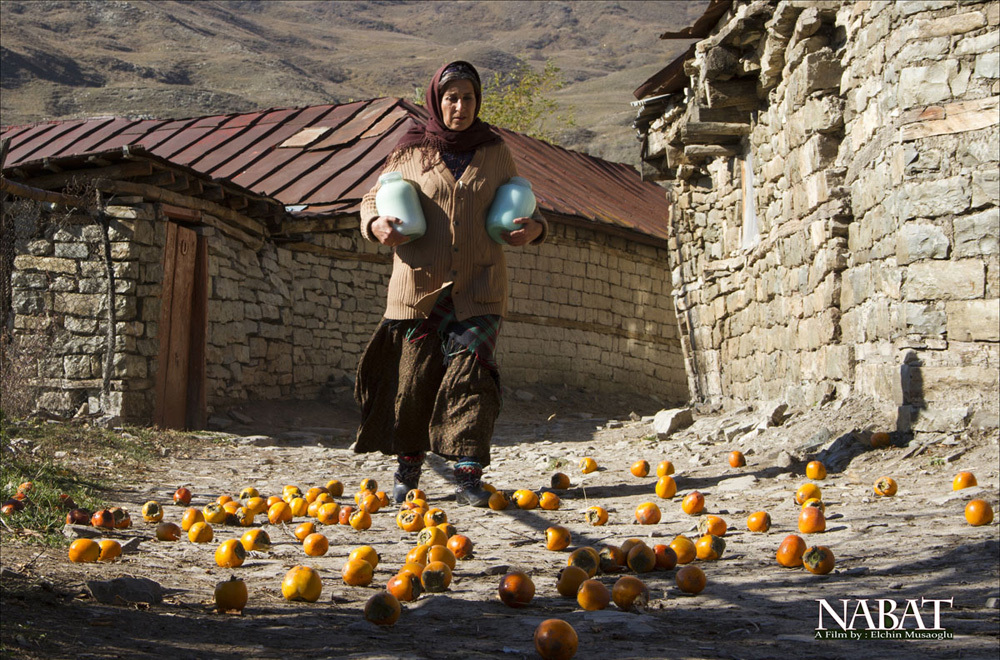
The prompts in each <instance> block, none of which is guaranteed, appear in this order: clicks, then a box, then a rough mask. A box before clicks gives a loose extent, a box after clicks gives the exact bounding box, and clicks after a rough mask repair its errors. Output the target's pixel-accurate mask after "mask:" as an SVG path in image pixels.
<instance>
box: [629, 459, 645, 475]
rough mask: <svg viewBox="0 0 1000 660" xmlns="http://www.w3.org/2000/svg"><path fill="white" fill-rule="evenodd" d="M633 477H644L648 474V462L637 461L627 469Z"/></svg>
mask: <svg viewBox="0 0 1000 660" xmlns="http://www.w3.org/2000/svg"><path fill="white" fill-rule="evenodd" d="M629 472H631V473H632V476H633V477H640V478H642V477H645V476H647V475H648V474H649V461H646V460H638V461H636V462H635V463H633V464H632V466H631V467H630V468H629Z"/></svg>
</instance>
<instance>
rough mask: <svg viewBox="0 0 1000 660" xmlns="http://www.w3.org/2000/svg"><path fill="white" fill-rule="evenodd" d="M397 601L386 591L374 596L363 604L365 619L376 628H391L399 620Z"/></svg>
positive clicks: (399, 609) (400, 608)
mask: <svg viewBox="0 0 1000 660" xmlns="http://www.w3.org/2000/svg"><path fill="white" fill-rule="evenodd" d="M401 611H402V607H400V605H399V599H398V598H396V597H395V596H394V595H392V594H391V593H390V592H388V591H380V592H378V593H377V594H374V595H373V596H372V597H371V598H369V599H368V602H366V603H365V619H366V620H368V621H370V622H372V623H374V624H375V625H376V626H391V625H392V624H394V623H396V621H397V620H398V619H399V613H400V612H401Z"/></svg>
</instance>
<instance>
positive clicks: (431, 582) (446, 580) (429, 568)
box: [420, 561, 451, 593]
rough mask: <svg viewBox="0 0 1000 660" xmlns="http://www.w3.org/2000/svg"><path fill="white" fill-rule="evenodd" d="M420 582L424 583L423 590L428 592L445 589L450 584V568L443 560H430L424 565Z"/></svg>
mask: <svg viewBox="0 0 1000 660" xmlns="http://www.w3.org/2000/svg"><path fill="white" fill-rule="evenodd" d="M420 582H421V584H423V585H424V591H427V592H429V593H441V592H443V591H447V589H448V586H449V585H450V584H451V569H450V568H449V567H448V564H446V563H444V562H443V561H432V562H430V563H429V564H427V565H426V566H424V570H423V572H422V573H421V574H420Z"/></svg>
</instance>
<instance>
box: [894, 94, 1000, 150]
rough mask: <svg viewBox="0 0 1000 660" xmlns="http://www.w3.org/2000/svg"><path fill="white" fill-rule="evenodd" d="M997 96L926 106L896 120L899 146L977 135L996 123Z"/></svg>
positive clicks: (999, 99) (999, 106)
mask: <svg viewBox="0 0 1000 660" xmlns="http://www.w3.org/2000/svg"><path fill="white" fill-rule="evenodd" d="M998 110H1000V96H990V97H987V98H984V99H977V100H975V101H960V102H957V103H948V104H947V105H943V106H930V107H928V108H923V109H920V110H919V111H918V112H915V111H910V112H908V113H905V114H904V115H903V116H902V117H900V120H901V123H902V124H903V126H902V128H901V129H900V139H901V140H902V141H903V142H908V141H911V140H918V139H920V138H925V137H933V136H935V135H950V134H952V133H963V132H965V131H977V130H979V129H981V128H988V127H990V126H993V125H995V124H998V123H1000V112H998Z"/></svg>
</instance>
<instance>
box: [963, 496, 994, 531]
mask: <svg viewBox="0 0 1000 660" xmlns="http://www.w3.org/2000/svg"><path fill="white" fill-rule="evenodd" d="M965 520H966V522H968V523H969V524H970V525H972V526H973V527H979V526H981V525H989V524H990V523H991V522H993V507H992V506H990V503H989V502H987V501H986V500H969V503H968V504H966V505H965Z"/></svg>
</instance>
